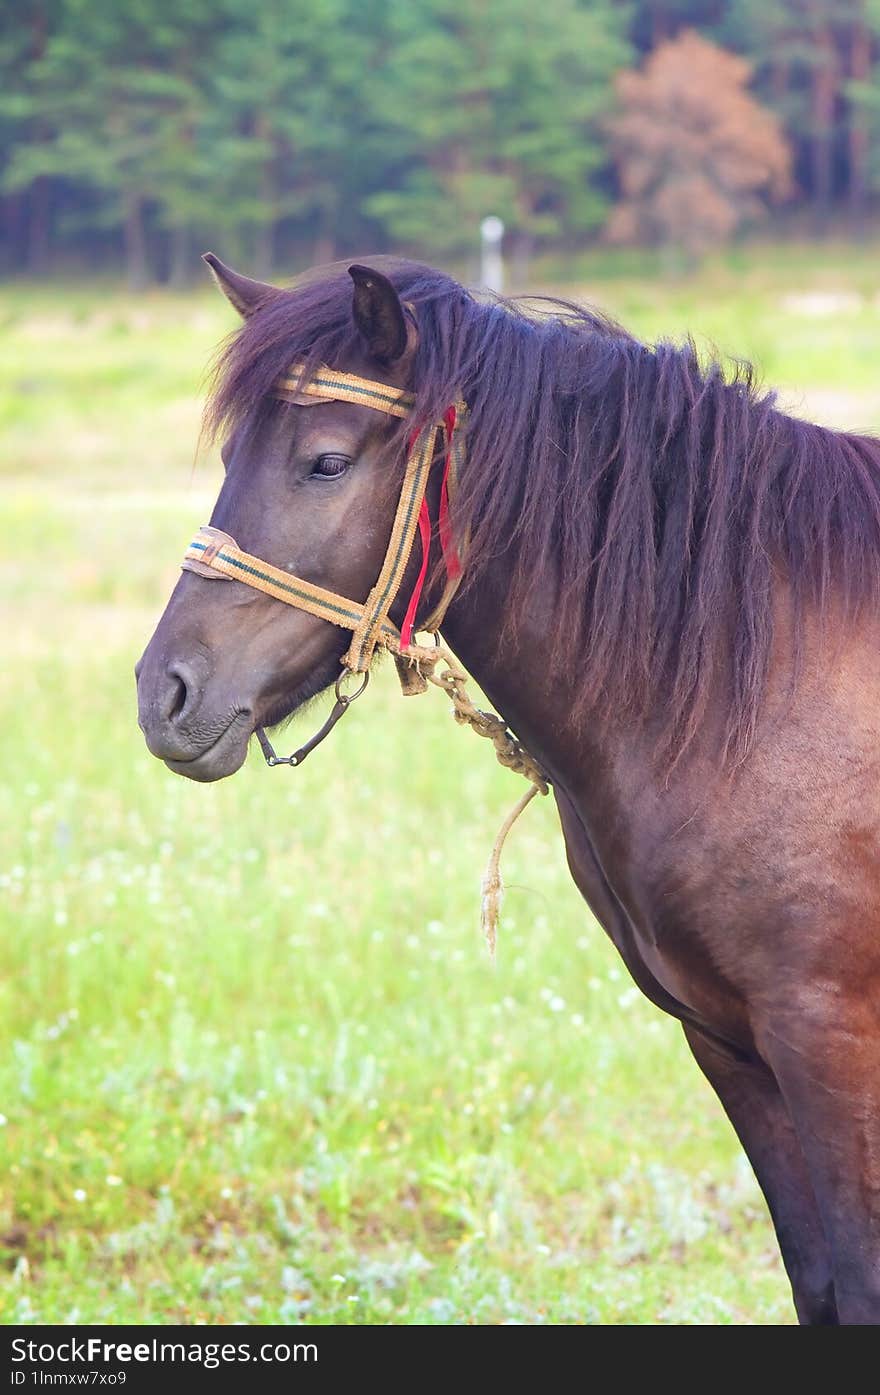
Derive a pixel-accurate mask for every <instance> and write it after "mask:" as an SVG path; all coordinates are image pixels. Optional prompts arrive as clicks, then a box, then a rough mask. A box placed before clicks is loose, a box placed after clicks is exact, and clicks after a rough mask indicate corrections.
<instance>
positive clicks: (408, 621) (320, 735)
mask: <svg viewBox="0 0 880 1395" xmlns="http://www.w3.org/2000/svg"><path fill="white" fill-rule="evenodd" d="M273 396H275V397H278V398H280V399H281V400H282V401H284V402H302V399H303V398H304V397H306V398H317V399H320V400H323V401H325V402H354V403H357V404H358V406H362V407H370V408H372V409H373V411H377V412H385V413H387V414H388V415H389V416H394V417H400V418H405V417H407V416H409V414H410V412H411V411H412V409H413V407H414V405H415V398H414V397H413V395H412V394H411V393H408V392H403V391H402V390H401V389H399V388H396V387H389V386H388V385H387V384H385V383H376V382H373V381H372V380H371V379H368V378H358V377H357V376H356V375H355V374H353V373H337V372H336V370H335V369H332V368H327V367H324V366H322V367H320V368H318V369H317V370H316V372H314V373H313V374H312V375H311V376H306V370H305V365H303V364H301V363H296V364H293V365H292V366H291V368H290V370H289V375H288V376H287V377H284V378H282V379H280V380H279V381H278V382H277V383H276V384H275V389H274V393H273ZM466 414H467V408H466V407H465V405H464V403H463V402H456V403H455V404H453V405H452V406H450V407H448V408H447V410H446V411H445V412H444V413H443V418H442V420H441V421H437V422H433V423H432V424H430V425H428V426H423V427H421V428H416V429H415V430H413V431H412V432H411V433H410V436H409V440H408V445H407V457H406V467H405V469H404V475H403V483H402V485H401V489H400V498H399V499H398V503H397V511H396V513H395V515H394V523H393V525H392V529H391V537H390V538H389V540H388V547H387V549H386V552H385V560H384V562H383V563H382V568H381V570H380V572H379V576H378V578H377V580H376V584H375V586H374V587H373V589H372V590H371V591H370V594H369V595H368V596H367V599H366V601H364V602H363V603H361V602H360V601H352V600H350V599H349V598H348V597H347V596H341V595H339V594H338V592H336V591H327V590H325V589H324V587H322V586H316V585H315V584H314V582H311V581H305V580H304V579H303V578H302V577H299V576H294V575H293V573H291V572H288V571H284V570H283V569H282V568H280V567H275V566H273V565H272V563H271V562H264V561H263V560H262V559H261V558H259V557H254V556H252V555H251V553H249V552H244V551H242V549H241V548H240V547H239V546H238V543H237V542H236V541H235V539H234V538H232V537H230V536H229V534H228V533H224V532H223V531H222V530H221V529H220V528H212V527H203V528H201V529H200V530H199V532H198V533H197V534H196V536H195V537H194V538H193V540H192V542H191V543H190V545H189V547H188V548H187V550H186V555H185V556H184V559H183V563H182V566H183V568H184V570H185V571H190V572H196V573H197V575H198V576H203V577H206V578H207V579H209V580H211V581H241V582H243V583H244V584H245V585H246V586H252V587H253V588H254V589H255V590H257V591H262V592H263V593H264V594H265V595H267V596H273V597H274V598H275V599H276V600H279V601H283V602H284V603H285V605H292V606H296V608H297V609H299V610H305V611H307V612H308V613H309V614H310V615H315V616H317V617H318V618H319V619H321V620H329V621H330V623H331V624H333V625H339V626H340V627H341V628H342V629H345V630H351V631H352V639H351V644H350V645H349V647H348V649H347V650H346V652H345V654H343V656H342V660H341V665H342V666H341V669H340V672H339V677H338V678H337V680H336V705H335V706H334V708H333V711H332V712H331V713H330V716H329V717H328V718H327V721H326V722H325V723H324V725H323V726H322V727H321V729H320V731H318V732H317V733H316V734H315V735H314V736H313V737H312V738H311V740H310V741H307V742H306V744H305V745H304V746H301V747H300V749H299V750H298V751H294V753H293V755H291V756H278V755H276V754H275V751H274V750H273V748H272V743H271V742H270V740H269V738H268V736H267V735H266V732H265V730H264V729H263V728H262V727H257V730H256V734H257V739H258V740H259V743H260V746H261V748H262V751H263V755H264V757H265V759H266V762H267V764H268V765H272V766H274V765H294V766H296V765H301V764H302V762H303V761H304V760H305V758H306V756H307V755H309V753H310V752H311V751H313V750H314V749H315V747H316V746H318V745H320V743H321V742H322V741H323V740H324V738H325V737H326V736H328V735H329V733H330V732H331V731H332V730H333V728H334V727H335V726H336V724H337V722H338V721H339V720H340V718H341V717H343V716H344V715H345V713H346V712H347V711H348V709H349V707H350V706H351V704H352V703H353V702H355V701H356V699H357V698H359V697H360V695H361V693H362V692H363V691H364V689H365V688H366V686H367V683H368V682H369V676H370V675H369V668H370V663H371V661H372V659H373V655H374V654H375V652H376V650H377V648H382V649H387V650H388V651H389V652H390V653H391V654H393V655H394V660H395V663H396V664H397V672H398V676H399V678H400V684H401V687H402V689H403V692H404V694H411V693H423V692H424V691H425V690H426V688H427V686H428V683H429V682H430V683H433V684H435V685H436V686H437V687H439V688H442V689H443V690H444V691H445V692H446V693H447V694H448V696H449V697H450V698H451V700H452V710H453V714H454V716H455V719H456V721H458V722H462V723H466V724H467V725H468V726H470V727H471V728H472V729H473V730H474V731H476V732H477V733H478V735H480V736H485V737H488V738H489V739H490V740H491V742H492V744H493V746H494V747H495V754H496V756H497V758H498V760H499V761H500V762H501V764H502V765H504V766H506V767H507V768H508V769H510V770H514V771H516V772H517V774H519V775H524V776H525V778H526V779H527V780H528V781H529V782H530V786H531V787H530V789H529V790H528V791H527V792H526V794H524V795H523V797H522V798H521V799H520V800H519V802H518V803H517V805H516V806H515V808H514V809H513V810H512V811H511V813H510V814H509V815H508V817H507V818H506V819H505V821H504V823H503V824H502V826H501V830H500V832H499V834H498V837H497V838H496V840H495V844H494V847H493V849H492V854H491V857H490V859H489V865H488V868H487V871H486V875H485V877H484V878H483V901H482V921H483V929H484V932H485V934H486V938H487V940H488V943H489V947H490V949H492V950H494V946H495V929H496V924H497V920H498V912H499V906H500V900H501V890H502V886H501V874H500V868H499V862H500V857H501V849H502V846H503V844H504V840H505V838H506V836H507V834H508V832H509V831H510V828H511V826H512V824H513V822H514V820H515V819H516V818H517V817H518V816H519V814H520V813H522V811H523V809H524V808H525V807H526V805H527V804H528V803H529V801H530V800H531V799H532V798H533V797H534V796H535V795H536V794H547V792H548V788H549V779H548V777H547V775H546V773H545V771H544V770H542V768H541V767H540V765H539V764H538V763H537V761H536V760H535V759H534V758H533V757H532V756H530V755H529V753H528V751H526V750H525V748H524V747H523V746H522V745H521V743H520V742H519V741H518V740H517V739H516V737H515V736H514V735H513V734H512V733H511V732H510V731H509V730H508V728H507V724H506V723H505V722H504V721H502V719H501V718H500V717H497V716H496V715H495V714H494V713H493V712H483V711H481V709H480V708H478V707H475V706H474V704H473V702H472V701H471V699H470V698H469V696H468V694H467V691H466V687H465V685H466V683H467V674H466V673H465V672H464V670H463V669H462V668H461V667H460V665H459V664H458V662H457V660H456V659H455V658H454V656H453V655H452V654H451V653H450V652H449V650H448V649H446V647H445V646H444V645H443V644H441V642H440V634H439V631H440V626H441V624H442V623H443V618H444V616H445V614H446V611H447V608H448V606H449V603H450V601H451V600H452V597H453V596H454V595H455V592H456V590H457V588H458V585H459V583H460V581H461V576H462V563H461V558H460V557H459V554H458V551H457V549H456V546H455V543H454V541H453V538H452V530H451V527H450V520H449V510H450V500H451V499H452V498H454V494H455V489H456V486H457V483H458V477H459V471H460V466H461V464H462V463H463V459H464V445H463V431H462V425H463V422H464V419H465V417H466ZM440 442H442V445H443V449H442V453H441V454H439V455H438V444H439V443H440ZM438 459H439V460H442V462H443V471H442V476H441V481H440V507H439V511H438V518H437V531H438V533H439V536H440V547H441V549H442V553H443V560H444V563H445V566H446V585H445V587H444V589H443V594H442V596H441V598H440V601H439V603H438V604H437V606H436V607H435V609H434V610H433V611H432V613H431V614H430V616H429V617H428V618H427V619H426V620H425V621H424V623H423V624H422V625H421V626H420V629H422V630H427V631H429V632H430V633H431V634H433V636H434V644H433V646H422V645H419V644H416V643H415V642H414V640H413V631H414V628H415V622H416V612H417V611H418V608H419V602H420V600H421V597H422V591H423V589H424V584H425V576H426V574H427V570H428V557H429V554H430V550H431V538H432V536H433V528H434V525H433V521H432V519H431V512H430V509H429V507H428V500H427V488H428V481H429V479H430V475H431V470H432V468H433V466H434V463H435V460H438ZM416 533H418V535H419V541H420V543H421V549H422V559H421V565H420V567H419V572H418V576H417V578H416V582H415V586H414V587H413V591H412V595H411V596H410V598H409V603H408V604H407V607H406V612H405V614H404V619H403V623H402V625H401V627H400V629H399V630H398V628H397V626H396V625H395V624H394V622H393V621H392V619H391V617H390V615H389V611H390V609H391V607H392V605H393V604H394V602H395V600H396V598H397V595H398V592H399V591H400V587H401V585H402V583H403V577H404V573H405V571H406V568H407V564H408V562H409V558H410V554H411V552H412V549H413V544H414V542H415V537H416ZM350 674H354V675H360V684H359V686H358V687H357V688H356V689H355V690H354V691H353V692H351V693H345V692H344V691H343V683H344V682H345V680H346V679H347V677H348V676H349V675H350Z"/></svg>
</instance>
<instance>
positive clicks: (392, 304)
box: [348, 265, 409, 363]
mask: <svg viewBox="0 0 880 1395" xmlns="http://www.w3.org/2000/svg"><path fill="white" fill-rule="evenodd" d="M348 274H349V276H350V277H351V279H352V281H353V282H354V322H355V325H356V326H357V329H358V331H359V333H360V335H361V337H362V338H363V340H364V342H365V343H366V346H367V348H368V349H369V351H370V354H371V355H372V357H373V358H375V359H378V360H379V362H380V363H393V362H394V360H395V359H398V358H400V357H401V356H402V355H403V354H404V352H405V351H406V348H407V346H408V343H409V334H408V331H407V321H406V312H405V311H404V308H403V305H402V304H401V300H400V296H399V295H398V294H397V291H396V290H395V289H394V287H393V286H392V284H391V282H390V281H389V280H388V277H387V276H383V275H382V273H381V271H374V270H373V268H372V267H371V266H358V265H354V266H350V267H349V268H348Z"/></svg>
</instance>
